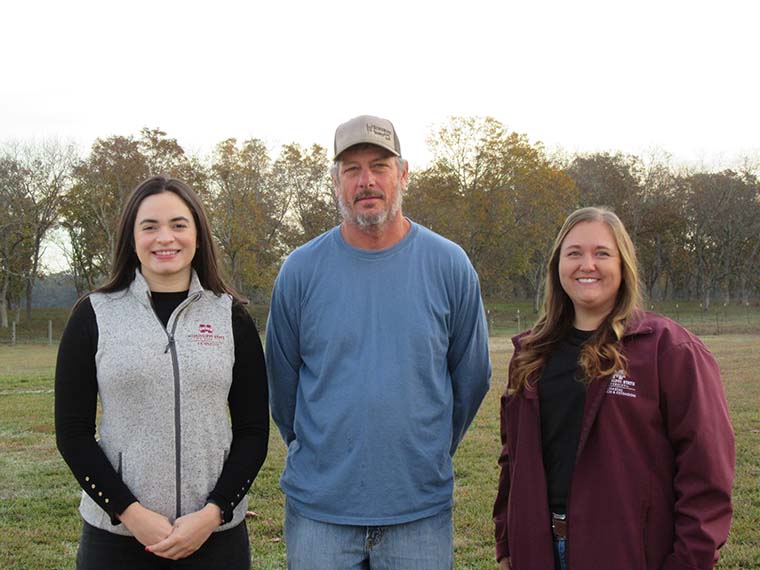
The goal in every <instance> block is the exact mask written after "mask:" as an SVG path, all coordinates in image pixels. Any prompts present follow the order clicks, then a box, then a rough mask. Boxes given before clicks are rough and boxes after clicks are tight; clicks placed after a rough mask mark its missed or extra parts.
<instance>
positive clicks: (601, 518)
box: [494, 208, 735, 570]
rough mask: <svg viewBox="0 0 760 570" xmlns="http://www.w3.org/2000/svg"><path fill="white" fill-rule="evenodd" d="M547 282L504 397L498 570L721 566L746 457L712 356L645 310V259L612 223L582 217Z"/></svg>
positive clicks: (573, 220)
mask: <svg viewBox="0 0 760 570" xmlns="http://www.w3.org/2000/svg"><path fill="white" fill-rule="evenodd" d="M547 273H548V275H547V283H546V292H545V299H544V308H543V312H542V316H541V317H540V318H539V320H538V322H537V323H536V325H535V326H534V327H533V329H531V330H530V331H528V332H526V333H523V334H521V335H518V336H517V337H515V338H514V339H513V342H514V345H515V353H514V356H513V358H512V361H511V362H510V368H509V382H508V387H507V391H506V393H505V394H504V396H502V400H501V437H502V443H503V446H504V447H503V450H502V454H501V458H500V459H499V464H500V465H501V476H500V479H499V491H498V496H497V498H496V503H495V505H494V521H495V523H496V556H497V559H498V560H499V565H500V568H501V569H502V570H503V569H505V568H512V569H514V570H534V569H535V570H547V569H550V568H557V569H567V568H569V569H570V570H589V569H594V570H605V569H614V570H628V569H631V570H633V569H636V570H642V569H646V570H650V569H652V570H655V569H656V570H687V569H688V570H694V569H705V570H706V569H710V568H713V567H714V565H715V562H716V561H717V559H718V549H719V548H720V547H721V546H722V545H723V543H724V542H725V540H726V537H727V536H728V530H729V526H730V523H731V514H732V507H731V486H732V482H733V477H734V459H735V452H734V436H733V431H732V428H731V422H730V419H729V416H728V408H727V405H726V399H725V396H724V394H723V388H722V383H721V378H720V373H719V371H718V366H717V364H716V363H715V359H714V358H713V357H712V355H711V354H710V352H709V351H708V350H707V348H706V347H705V346H704V344H702V342H701V341H700V340H699V339H698V338H697V337H695V336H694V335H692V334H691V333H689V332H688V331H687V330H685V329H684V328H683V327H681V326H679V325H678V324H676V323H674V322H673V321H671V320H669V319H667V318H665V317H662V316H660V315H655V314H651V313H645V312H643V311H642V310H641V309H640V308H639V304H640V302H639V280H638V275H637V267H636V254H635V250H634V247H633V244H632V242H631V239H630V237H629V235H628V233H627V232H626V230H625V228H624V227H623V224H622V223H621V222H620V220H619V218H618V217H617V216H616V215H615V214H614V213H612V212H610V211H608V210H604V209H599V208H583V209H580V210H577V211H575V212H574V213H573V214H571V215H570V216H569V217H568V219H567V220H566V221H565V224H564V225H563V227H562V229H561V230H560V233H559V235H558V236H557V239H556V241H555V244H554V249H553V251H552V256H551V259H550V261H549V266H548V272H547Z"/></svg>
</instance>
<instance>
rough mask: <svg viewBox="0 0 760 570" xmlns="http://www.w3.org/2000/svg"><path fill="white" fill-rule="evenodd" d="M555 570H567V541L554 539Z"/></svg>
mask: <svg viewBox="0 0 760 570" xmlns="http://www.w3.org/2000/svg"><path fill="white" fill-rule="evenodd" d="M554 570H567V540H566V539H564V538H559V537H556V536H555V537H554Z"/></svg>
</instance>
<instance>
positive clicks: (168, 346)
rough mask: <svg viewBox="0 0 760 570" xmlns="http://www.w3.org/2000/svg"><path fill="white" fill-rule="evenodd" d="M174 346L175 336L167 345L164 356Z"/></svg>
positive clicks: (171, 337) (170, 338)
mask: <svg viewBox="0 0 760 570" xmlns="http://www.w3.org/2000/svg"><path fill="white" fill-rule="evenodd" d="M173 344H174V335H172V336H170V337H169V344H167V345H166V350H164V354H166V353H167V352H169V349H170V348H171V347H172V345H173Z"/></svg>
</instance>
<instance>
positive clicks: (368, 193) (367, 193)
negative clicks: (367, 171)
mask: <svg viewBox="0 0 760 570" xmlns="http://www.w3.org/2000/svg"><path fill="white" fill-rule="evenodd" d="M365 198H378V199H380V200H385V194H383V193H382V192H378V191H376V190H362V191H361V192H358V193H357V194H355V195H354V204H356V203H357V202H358V201H359V200H363V199H365Z"/></svg>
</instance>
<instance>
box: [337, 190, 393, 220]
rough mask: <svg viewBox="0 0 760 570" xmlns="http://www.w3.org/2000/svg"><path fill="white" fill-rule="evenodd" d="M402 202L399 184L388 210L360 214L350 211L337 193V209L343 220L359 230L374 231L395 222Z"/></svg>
mask: <svg viewBox="0 0 760 570" xmlns="http://www.w3.org/2000/svg"><path fill="white" fill-rule="evenodd" d="M403 201H404V198H403V194H402V189H401V184H399V185H398V186H397V187H396V197H395V198H394V199H393V203H392V204H391V206H390V208H388V209H387V210H383V211H382V212H378V213H376V214H362V213H361V212H354V211H352V210H351V208H349V207H348V204H346V201H345V199H344V198H343V192H338V207H339V208H340V213H341V215H342V216H343V220H344V221H345V222H347V223H349V224H354V225H355V226H359V227H360V228H361V229H375V228H377V227H378V226H381V225H382V224H384V223H385V222H387V221H392V220H395V219H396V216H398V214H399V212H400V211H401V204H402V203H403Z"/></svg>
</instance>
